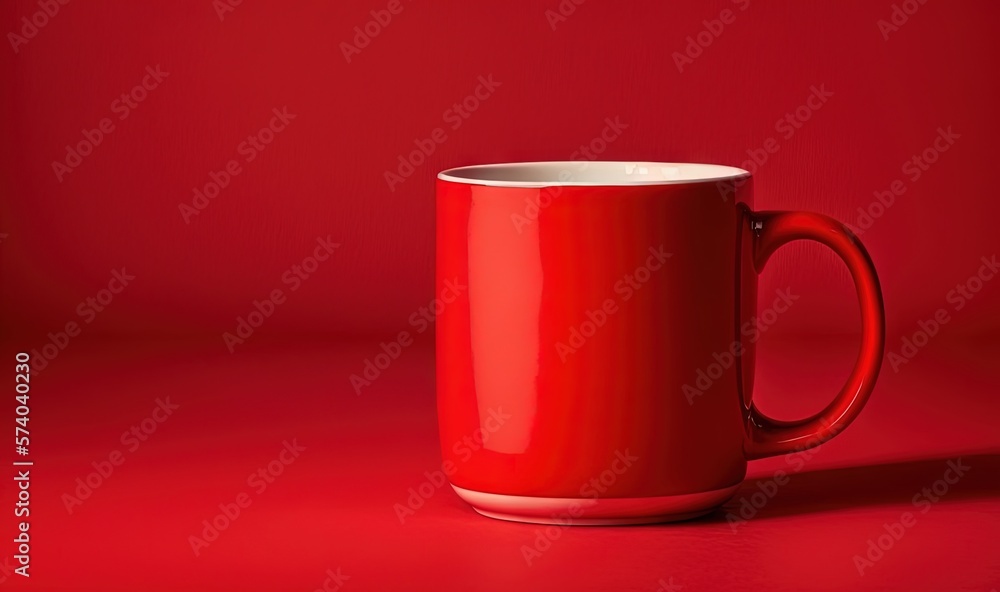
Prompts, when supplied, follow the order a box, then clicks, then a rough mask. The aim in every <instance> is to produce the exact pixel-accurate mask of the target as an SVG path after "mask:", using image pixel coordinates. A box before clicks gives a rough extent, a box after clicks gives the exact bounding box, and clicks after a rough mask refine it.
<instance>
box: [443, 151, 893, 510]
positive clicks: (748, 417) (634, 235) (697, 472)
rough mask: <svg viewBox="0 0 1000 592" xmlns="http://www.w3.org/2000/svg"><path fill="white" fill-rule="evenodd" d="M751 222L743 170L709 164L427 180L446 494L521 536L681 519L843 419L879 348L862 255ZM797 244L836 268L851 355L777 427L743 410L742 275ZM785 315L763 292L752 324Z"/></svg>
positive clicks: (467, 174)
mask: <svg viewBox="0 0 1000 592" xmlns="http://www.w3.org/2000/svg"><path fill="white" fill-rule="evenodd" d="M752 208H753V182H752V178H751V175H750V174H749V173H748V172H746V171H744V170H742V169H737V168H733V167H727V166H719V165H705V164H678V163H653V162H538V163H519V164H498V165H483V166H470V167H462V168H456V169H451V170H448V171H444V172H443V173H440V174H439V175H438V179H437V196H436V222H437V238H436V240H437V245H436V259H437V261H436V263H437V264H436V285H437V290H438V294H439V295H441V298H440V299H439V302H440V304H439V306H438V308H437V309H436V310H435V312H436V313H437V320H436V332H437V335H436V348H437V362H436V364H437V403H438V416H439V425H440V437H441V446H442V452H443V457H444V463H443V465H442V468H443V469H444V472H445V473H446V474H447V475H448V478H449V480H450V482H451V484H452V486H453V488H454V490H455V491H456V492H457V493H458V495H459V496H460V497H461V498H462V499H464V500H465V501H467V502H468V503H469V504H470V505H472V507H473V508H474V509H475V510H476V511H477V512H479V513H480V514H483V515H486V516H490V517H493V518H501V519H507V520H517V521H525V522H539V523H556V524H631V523H645V522H662V521H669V520H679V519H686V518H691V517H695V516H698V515H702V514H705V513H708V512H710V511H712V510H713V509H715V508H716V507H718V506H720V505H722V504H723V503H724V502H725V501H727V500H728V499H729V498H730V497H732V495H733V494H734V493H735V491H736V489H737V487H739V485H740V483H741V482H742V481H743V479H744V477H745V476H746V467H747V461H748V460H753V459H756V458H762V457H766V456H772V455H777V454H782V453H787V452H792V451H796V450H802V449H805V448H808V447H811V446H816V445H818V444H820V443H822V442H824V441H826V440H828V439H829V438H831V437H833V436H834V435H835V434H837V433H838V432H839V431H840V430H842V429H843V428H844V427H846V426H847V425H848V424H849V423H850V422H851V421H853V420H854V418H855V417H856V416H857V415H858V413H859V412H860V410H861V408H862V406H863V405H864V404H865V401H866V400H867V399H868V396H869V395H870V394H871V391H872V387H873V386H874V384H875V379H876V376H877V375H878V372H879V367H880V365H881V360H882V354H883V349H884V343H885V328H884V325H885V321H884V311H883V304H882V295H881V290H880V287H879V282H878V278H877V276H876V274H875V269H874V266H873V265H872V262H871V259H870V258H869V256H868V253H867V252H866V251H865V249H864V247H863V246H862V245H861V243H860V242H859V241H858V239H857V238H856V237H855V236H854V235H853V234H852V233H851V232H850V230H848V229H847V228H846V227H845V226H844V225H843V224H841V223H840V222H837V221H835V220H833V219H831V218H828V217H826V216H823V215H820V214H813V213H804V212H755V211H753V209H752ZM798 239H810V240H814V241H818V242H820V243H823V244H824V245H826V246H828V247H830V248H831V249H833V251H834V252H835V253H837V255H839V256H840V257H841V258H842V259H843V260H844V262H845V263H846V264H847V268H848V269H849V270H850V273H851V275H852V277H853V278H854V282H855V284H856V287H857V295H858V300H859V302H860V305H861V348H860V352H859V354H858V358H857V361H856V363H855V366H854V369H853V370H852V372H851V374H850V376H849V378H848V379H847V383H846V384H845V385H844V387H843V388H842V389H841V391H840V392H839V393H838V394H837V395H836V396H835V397H834V399H833V401H832V402H831V403H830V404H829V405H828V406H827V407H826V408H825V409H823V410H822V411H821V412H819V413H817V414H816V415H814V416H812V417H808V418H806V419H802V420H799V421H792V422H783V421H776V420H773V419H771V418H769V417H767V416H766V415H764V414H763V413H762V412H761V411H760V410H759V409H758V408H757V407H756V406H755V405H754V403H753V399H752V394H753V379H754V357H755V343H756V341H757V339H758V338H759V336H760V335H759V333H760V325H759V323H760V322H761V320H760V319H757V318H756V315H757V275H758V274H759V273H760V271H761V270H762V269H763V267H764V265H765V264H766V262H767V260H768V258H769V257H770V256H771V254H772V253H774V251H775V250H776V249H777V248H778V247H780V246H781V245H783V244H785V243H788V242H791V241H794V240H798ZM789 304H790V302H784V303H783V302H782V300H781V298H780V295H779V298H778V299H777V300H775V303H774V306H773V310H771V313H772V314H773V315H777V314H780V312H782V311H783V310H784V307H787V306H788V305H789ZM762 316H764V315H762ZM763 320H765V321H766V320H767V319H763ZM772 322H773V320H772Z"/></svg>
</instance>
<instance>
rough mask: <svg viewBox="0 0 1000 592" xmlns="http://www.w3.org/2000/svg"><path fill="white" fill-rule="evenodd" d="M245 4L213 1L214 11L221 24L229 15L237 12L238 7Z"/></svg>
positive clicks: (236, 0) (239, 0)
mask: <svg viewBox="0 0 1000 592" xmlns="http://www.w3.org/2000/svg"><path fill="white" fill-rule="evenodd" d="M240 4H243V0H212V9H213V10H215V16H217V17H219V22H220V23H221V22H223V21H225V20H226V17H227V16H229V14H231V13H233V12H236V7H237V6H239V5H240Z"/></svg>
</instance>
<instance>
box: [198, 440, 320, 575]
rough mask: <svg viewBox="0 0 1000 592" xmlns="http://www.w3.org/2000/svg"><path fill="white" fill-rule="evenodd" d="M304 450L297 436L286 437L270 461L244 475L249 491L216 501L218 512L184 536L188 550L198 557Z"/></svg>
mask: <svg viewBox="0 0 1000 592" xmlns="http://www.w3.org/2000/svg"><path fill="white" fill-rule="evenodd" d="M305 449H306V447H305V446H299V443H298V438H293V439H292V441H291V442H289V441H288V440H285V441H284V442H282V449H281V452H279V453H278V456H277V457H276V458H275V459H274V460H272V461H271V462H269V463H267V465H265V466H263V467H259V468H258V469H257V470H256V471H254V472H253V473H250V475H249V476H247V479H246V484H247V487H248V488H250V489H251V490H252V491H253V494H251V493H250V492H247V491H241V492H239V493H238V494H236V497H235V498H234V499H233V501H231V502H222V503H220V504H219V513H218V514H216V515H215V516H212V517H211V518H210V519H205V520H202V521H201V527H202V528H201V532H200V533H198V534H192V535H190V536H188V544H189V545H190V546H191V552H192V553H194V556H195V557H201V553H202V551H204V550H205V549H207V548H208V547H209V546H210V545H211V544H212V543H214V542H215V541H217V540H219V536H221V535H222V533H223V532H225V531H226V530H228V529H229V527H230V526H232V525H233V522H235V521H236V520H237V519H238V518H239V517H240V516H242V515H243V512H244V510H246V509H247V508H249V507H250V505H251V504H253V501H254V497H253V496H254V495H258V496H259V495H260V494H262V493H264V491H266V490H267V488H268V487H270V486H271V485H272V484H274V482H275V480H276V479H277V478H278V477H280V476H281V475H282V474H283V473H284V472H285V469H286V468H287V467H288V466H289V465H291V464H292V463H294V462H295V461H296V460H297V459H298V458H299V456H300V455H301V454H302V453H303V452H305ZM199 535H200V536H199Z"/></svg>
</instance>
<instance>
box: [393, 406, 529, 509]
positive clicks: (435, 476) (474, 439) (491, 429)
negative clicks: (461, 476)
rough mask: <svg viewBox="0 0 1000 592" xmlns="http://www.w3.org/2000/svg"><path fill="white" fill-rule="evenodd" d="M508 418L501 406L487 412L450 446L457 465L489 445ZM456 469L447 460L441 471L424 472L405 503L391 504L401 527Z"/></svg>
mask: <svg viewBox="0 0 1000 592" xmlns="http://www.w3.org/2000/svg"><path fill="white" fill-rule="evenodd" d="M511 417H513V415H510V414H508V413H504V412H503V408H502V407H497V408H496V409H490V410H489V411H488V416H487V418H486V420H485V421H483V422H482V425H480V427H478V428H476V430H475V431H474V432H473V433H472V434H469V435H466V436H463V437H462V439H461V440H459V441H458V442H455V444H454V445H452V449H451V450H452V453H454V454H455V455H457V456H458V460H459V462H460V463H462V464H464V463H467V462H469V459H471V458H472V456H473V455H474V454H475V453H476V452H479V451H480V450H482V449H483V446H485V445H486V443H487V442H489V440H490V435H492V434H495V433H497V432H498V431H500V428H502V427H503V424H504V423H506V422H507V420H508V419H510V418H511ZM459 466H461V465H460V464H457V463H454V462H452V461H450V460H445V461H443V462H442V463H441V468H439V469H436V470H434V471H424V479H423V481H421V482H420V483H419V484H418V485H417V486H416V487H410V488H408V489H407V490H406V492H407V493H408V494H409V495H408V496H407V498H406V503H405V504H403V503H399V502H396V503H395V504H393V505H392V510H393V511H394V512H395V513H396V518H397V519H398V520H399V523H400V524H401V525H402V524H406V519H407V518H409V517H411V516H415V515H416V513H417V510H419V509H420V508H422V507H424V504H425V503H427V500H429V499H431V497H433V496H434V494H435V493H437V490H439V489H441V488H442V487H444V485H445V484H446V483H447V482H448V477H451V476H452V475H454V474H455V473H457V472H458V467H459Z"/></svg>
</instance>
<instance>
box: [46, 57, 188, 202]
mask: <svg viewBox="0 0 1000 592" xmlns="http://www.w3.org/2000/svg"><path fill="white" fill-rule="evenodd" d="M168 76H170V72H164V71H163V70H161V69H160V65H159V64H157V65H156V67H155V68H153V67H152V66H146V75H145V76H143V77H142V80H141V81H140V82H139V84H137V85H135V86H133V87H132V89H131V90H130V91H128V92H123V93H122V94H121V95H120V96H119V97H118V98H116V99H114V100H113V101H111V105H110V106H109V109H111V113H112V114H114V115H117V116H118V117H117V120H118V122H122V121H125V120H126V119H128V117H129V115H131V114H132V112H133V111H134V110H136V109H138V108H139V105H141V104H142V103H143V101H145V100H146V99H147V98H148V97H149V93H151V92H153V91H154V90H156V89H157V88H159V86H160V83H162V82H163V81H164V80H165V79H166V78H167V77H168ZM115 129H117V128H116V127H115V120H114V119H112V118H111V117H104V118H102V119H101V120H100V121H99V122H97V127H95V128H92V129H89V130H88V129H86V128H84V129H83V130H81V131H80V133H81V135H83V139H82V140H80V141H78V142H77V143H76V144H74V145H69V144H67V145H66V156H64V157H63V158H62V160H53V161H52V172H53V173H55V176H56V179H57V180H58V181H59V182H60V183H62V182H63V179H64V178H65V177H66V175H68V174H69V173H72V172H73V171H75V170H76V169H77V168H79V166H80V165H82V164H83V159H84V158H86V157H88V156H90V155H91V154H93V153H94V150H96V149H97V147H98V146H100V145H101V144H102V143H103V142H104V140H106V139H107V138H108V136H110V135H111V134H112V133H113V132H114V131H115Z"/></svg>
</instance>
